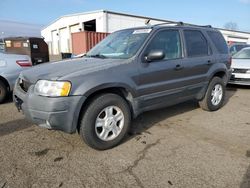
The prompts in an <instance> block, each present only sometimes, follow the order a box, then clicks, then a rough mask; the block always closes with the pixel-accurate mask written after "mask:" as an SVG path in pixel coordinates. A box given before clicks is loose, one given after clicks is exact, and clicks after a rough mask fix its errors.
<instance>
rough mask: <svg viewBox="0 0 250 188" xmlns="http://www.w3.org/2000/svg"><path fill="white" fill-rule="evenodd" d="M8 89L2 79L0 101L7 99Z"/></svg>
mask: <svg viewBox="0 0 250 188" xmlns="http://www.w3.org/2000/svg"><path fill="white" fill-rule="evenodd" d="M7 93H8V89H7V87H6V85H5V84H4V83H3V82H2V81H1V80H0V103H3V102H4V100H5V99H6V96H7Z"/></svg>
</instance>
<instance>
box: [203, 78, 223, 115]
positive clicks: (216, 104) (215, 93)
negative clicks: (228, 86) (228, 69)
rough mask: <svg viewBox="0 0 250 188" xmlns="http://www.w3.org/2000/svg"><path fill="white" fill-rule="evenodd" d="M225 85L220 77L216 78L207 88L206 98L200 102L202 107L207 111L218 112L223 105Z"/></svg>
mask: <svg viewBox="0 0 250 188" xmlns="http://www.w3.org/2000/svg"><path fill="white" fill-rule="evenodd" d="M224 99H225V85H224V82H223V80H222V79H221V78H220V77H214V78H213V79H212V80H211V81H210V83H209V85H208V88H207V91H206V94H205V97H204V98H203V99H202V100H201V101H199V104H200V107H201V108H202V109H203V110H207V111H216V110H218V109H220V108H221V107H222V105H223V102H224Z"/></svg>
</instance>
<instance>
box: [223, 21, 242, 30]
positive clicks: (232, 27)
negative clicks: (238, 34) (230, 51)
mask: <svg viewBox="0 0 250 188" xmlns="http://www.w3.org/2000/svg"><path fill="white" fill-rule="evenodd" d="M224 28H225V29H229V30H238V29H239V27H238V24H237V23H235V22H227V23H225V25H224Z"/></svg>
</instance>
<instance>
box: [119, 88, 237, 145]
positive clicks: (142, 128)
mask: <svg viewBox="0 0 250 188" xmlns="http://www.w3.org/2000/svg"><path fill="white" fill-rule="evenodd" d="M226 90H227V92H226V96H225V102H224V104H223V106H224V105H226V104H227V103H228V102H229V101H230V98H231V97H233V96H234V94H235V93H236V91H237V88H234V87H233V88H231V87H227V88H226ZM197 108H200V107H199V104H198V102H197V101H196V100H190V101H187V102H184V103H180V104H177V105H174V106H170V107H166V108H162V109H158V110H153V111H149V112H144V113H143V114H141V115H139V116H138V117H137V118H136V119H134V120H132V125H131V128H130V131H129V134H128V136H127V137H126V138H125V139H124V142H127V141H128V140H130V139H133V138H134V137H136V136H137V135H140V134H142V133H148V134H151V133H150V132H149V131H148V129H149V128H151V127H152V126H154V125H156V124H157V123H159V122H161V121H163V120H165V119H168V118H170V117H174V116H177V115H180V114H183V113H186V112H189V111H192V110H195V109H197ZM166 126H167V125H166ZM124 142H123V143H124Z"/></svg>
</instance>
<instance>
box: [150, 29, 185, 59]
mask: <svg viewBox="0 0 250 188" xmlns="http://www.w3.org/2000/svg"><path fill="white" fill-rule="evenodd" d="M153 50H161V51H163V52H164V54H165V58H164V59H178V58H181V54H182V50H181V41H180V35H179V31H177V30H165V31H159V32H158V33H157V34H156V35H155V36H154V38H153V39H152V40H151V41H150V43H149V45H148V47H147V50H146V52H147V53H149V52H150V51H153Z"/></svg>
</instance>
